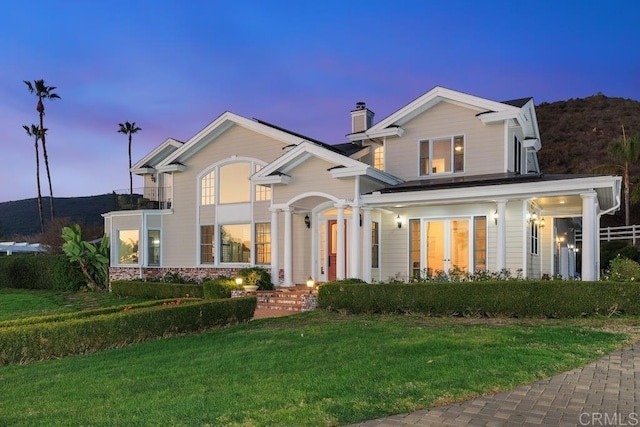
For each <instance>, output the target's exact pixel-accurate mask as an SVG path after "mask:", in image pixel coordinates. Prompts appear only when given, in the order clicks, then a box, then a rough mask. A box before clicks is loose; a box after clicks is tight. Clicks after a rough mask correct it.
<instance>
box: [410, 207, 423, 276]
mask: <svg viewBox="0 0 640 427" xmlns="http://www.w3.org/2000/svg"><path fill="white" fill-rule="evenodd" d="M409 262H410V263H411V267H410V268H411V277H412V278H413V279H420V220H419V219H412V220H410V221H409Z"/></svg>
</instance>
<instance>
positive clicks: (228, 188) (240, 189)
mask: <svg viewBox="0 0 640 427" xmlns="http://www.w3.org/2000/svg"><path fill="white" fill-rule="evenodd" d="M250 175H251V163H247V162H242V163H231V164H228V165H224V166H222V167H220V203H243V202H250V201H251V181H249V176H250Z"/></svg>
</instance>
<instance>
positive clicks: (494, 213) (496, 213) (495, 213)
mask: <svg viewBox="0 0 640 427" xmlns="http://www.w3.org/2000/svg"><path fill="white" fill-rule="evenodd" d="M492 216H493V223H494V224H495V225H498V210H497V209H496V210H495V211H494V212H493V215H492Z"/></svg>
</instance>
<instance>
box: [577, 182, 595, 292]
mask: <svg viewBox="0 0 640 427" xmlns="http://www.w3.org/2000/svg"><path fill="white" fill-rule="evenodd" d="M580 197H582V280H585V281H591V280H598V273H599V271H598V270H599V266H598V259H597V254H598V251H597V245H598V244H599V237H600V236H599V235H600V231H599V229H600V224H599V223H598V220H597V218H598V216H597V215H596V206H597V203H598V200H597V199H596V193H595V192H591V193H585V194H580Z"/></svg>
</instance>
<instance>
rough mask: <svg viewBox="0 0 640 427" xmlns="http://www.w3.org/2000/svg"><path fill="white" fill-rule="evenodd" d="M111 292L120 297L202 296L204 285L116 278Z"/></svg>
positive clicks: (112, 283)
mask: <svg viewBox="0 0 640 427" xmlns="http://www.w3.org/2000/svg"><path fill="white" fill-rule="evenodd" d="M111 292H113V293H114V294H115V295H118V296H120V297H134V298H157V299H167V298H183V297H184V296H186V295H187V294H188V295H189V296H190V297H194V298H202V296H203V291H202V285H199V284H196V283H187V284H184V283H163V282H141V281H137V280H114V281H112V282H111Z"/></svg>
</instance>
